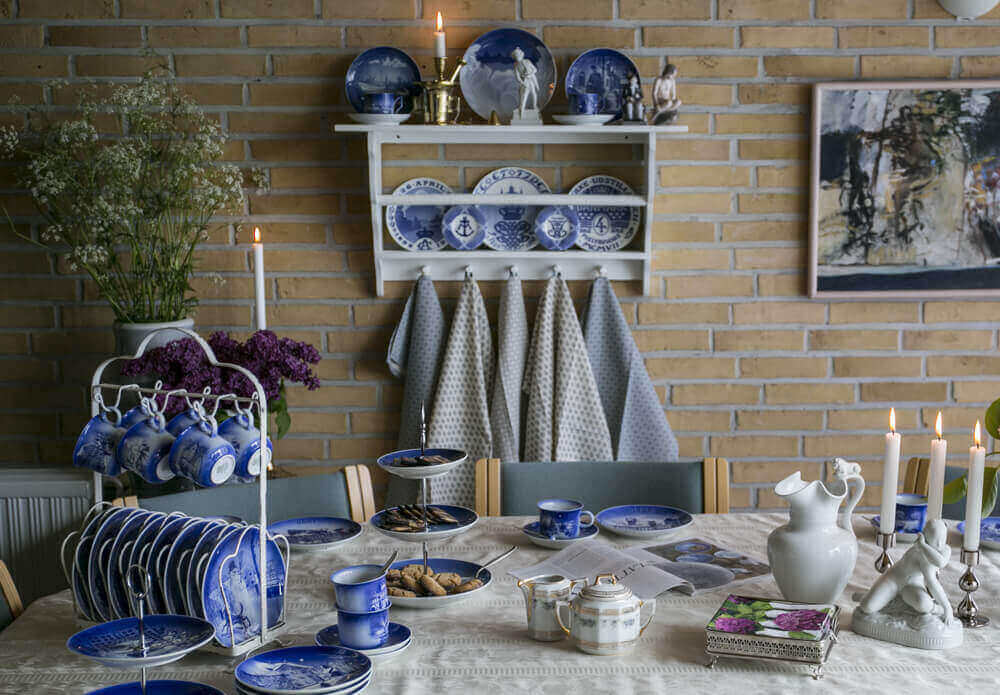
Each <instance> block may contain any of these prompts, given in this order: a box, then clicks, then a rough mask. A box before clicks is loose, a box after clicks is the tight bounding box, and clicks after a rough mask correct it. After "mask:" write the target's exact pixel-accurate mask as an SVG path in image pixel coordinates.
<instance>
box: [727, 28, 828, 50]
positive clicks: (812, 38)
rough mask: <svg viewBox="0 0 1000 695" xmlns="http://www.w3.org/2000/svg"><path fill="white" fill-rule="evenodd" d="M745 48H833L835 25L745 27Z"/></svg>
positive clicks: (741, 34) (743, 41) (742, 31)
mask: <svg viewBox="0 0 1000 695" xmlns="http://www.w3.org/2000/svg"><path fill="white" fill-rule="evenodd" d="M740 37H741V45H742V46H743V48H832V47H833V45H834V32H833V27H800V26H794V27H743V28H742V29H740Z"/></svg>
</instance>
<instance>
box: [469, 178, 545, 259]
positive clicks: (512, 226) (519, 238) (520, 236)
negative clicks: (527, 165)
mask: <svg viewBox="0 0 1000 695" xmlns="http://www.w3.org/2000/svg"><path fill="white" fill-rule="evenodd" d="M549 192H550V190H549V186H548V184H547V183H545V181H544V180H543V179H542V177H541V176H539V175H538V174H536V173H535V172H533V171H530V170H528V169H522V168H521V167H503V168H502V169H494V170H493V171H491V172H490V173H488V174H486V176H484V177H483V178H481V179H479V182H478V183H477V184H476V187H475V188H474V189H472V193H473V195H509V196H515V195H532V194H536V193H549ZM480 208H481V209H482V211H483V214H484V215H485V216H486V237H485V239H484V242H485V243H486V245H487V246H488V247H490V248H491V249H494V250H495V251H527V250H528V249H533V248H535V247H536V246H538V237H536V236H535V230H534V228H533V226H532V225H533V224H534V222H535V216H536V215H537V214H538V207H537V206H531V205H523V204H520V203H518V202H517V201H516V200H512V201H511V202H510V204H509V205H481V206H480Z"/></svg>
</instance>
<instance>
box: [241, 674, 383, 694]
mask: <svg viewBox="0 0 1000 695" xmlns="http://www.w3.org/2000/svg"><path fill="white" fill-rule="evenodd" d="M372 675H373V674H371V673H369V674H368V675H367V676H366V677H365V678H363V679H362V680H360V681H358V682H357V683H356V684H354V685H349V686H347V687H346V688H340V689H334V690H324V691H323V692H324V693H330V694H331V695H356V693H362V692H364V691H365V689H366V688H367V687H368V686H369V685H371V682H372ZM233 686H234V687H235V688H236V695H261V694H262V693H263V695H268V693H270V692H271V691H270V690H253V689H251V688H247V687H244V686H242V685H240V684H239V682H238V681H237V682H234V683H233Z"/></svg>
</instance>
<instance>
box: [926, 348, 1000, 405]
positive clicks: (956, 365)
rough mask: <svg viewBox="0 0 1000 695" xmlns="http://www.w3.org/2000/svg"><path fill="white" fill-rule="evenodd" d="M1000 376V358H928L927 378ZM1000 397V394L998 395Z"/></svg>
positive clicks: (972, 356) (981, 356)
mask: <svg viewBox="0 0 1000 695" xmlns="http://www.w3.org/2000/svg"><path fill="white" fill-rule="evenodd" d="M997 374H1000V357H992V356H987V355H955V356H951V355H949V356H947V357H943V356H942V357H935V356H930V357H928V358H927V376H930V377H935V376H987V375H990V376H993V375H997ZM998 396H1000V394H998Z"/></svg>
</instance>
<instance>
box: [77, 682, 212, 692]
mask: <svg viewBox="0 0 1000 695" xmlns="http://www.w3.org/2000/svg"><path fill="white" fill-rule="evenodd" d="M89 695H143V690H142V684H141V683H139V681H132V682H131V683H122V684H121V685H109V686H108V687H106V688H101V689H100V690H91V691H90V693H89ZM145 695H226V694H225V693H224V692H222V691H221V690H219V689H218V688H213V687H212V686H210V685H205V684H204V683H193V682H191V681H166V680H156V681H146V691H145Z"/></svg>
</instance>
